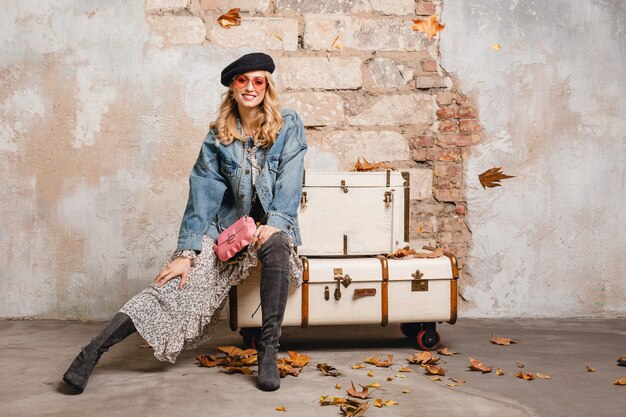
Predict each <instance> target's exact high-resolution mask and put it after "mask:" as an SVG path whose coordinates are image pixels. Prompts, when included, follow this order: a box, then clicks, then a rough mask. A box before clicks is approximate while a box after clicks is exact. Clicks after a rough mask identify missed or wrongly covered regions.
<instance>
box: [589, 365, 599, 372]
mask: <svg viewBox="0 0 626 417" xmlns="http://www.w3.org/2000/svg"><path fill="white" fill-rule="evenodd" d="M596 370H597V369H596V368H592V367H591V366H589V365H587V372H595V371H596Z"/></svg>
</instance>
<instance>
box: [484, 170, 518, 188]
mask: <svg viewBox="0 0 626 417" xmlns="http://www.w3.org/2000/svg"><path fill="white" fill-rule="evenodd" d="M501 169H502V167H495V168H489V169H488V170H487V171H485V172H483V173H482V174H480V175H479V176H478V180H479V181H480V185H482V186H483V188H487V187H489V188H493V187H499V186H500V185H502V184H500V181H501V180H505V179H507V178H515V175H506V174H505V173H503V172H502V171H501Z"/></svg>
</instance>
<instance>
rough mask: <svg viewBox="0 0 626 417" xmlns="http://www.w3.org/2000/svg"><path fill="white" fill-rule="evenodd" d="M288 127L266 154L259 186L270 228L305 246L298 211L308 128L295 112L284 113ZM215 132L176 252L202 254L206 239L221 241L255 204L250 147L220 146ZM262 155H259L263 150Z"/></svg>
mask: <svg viewBox="0 0 626 417" xmlns="http://www.w3.org/2000/svg"><path fill="white" fill-rule="evenodd" d="M281 114H282V116H283V119H284V124H283V127H282V128H281V130H280V131H279V133H278V136H277V137H276V141H275V142H274V144H273V145H272V146H271V147H270V148H269V149H268V150H267V157H266V158H265V163H264V164H263V169H262V171H261V174H260V175H259V177H258V179H257V181H256V190H257V195H258V197H257V198H259V201H260V202H261V204H262V206H263V209H264V210H265V212H266V213H267V224H268V225H270V226H274V227H276V228H278V229H280V230H282V231H283V232H285V233H287V235H289V236H291V238H292V239H293V241H294V243H295V245H301V244H302V242H301V238H300V228H299V226H298V217H297V210H298V205H299V204H300V198H301V196H302V176H303V175H304V154H305V153H306V150H307V144H306V138H305V135H304V126H303V124H302V120H300V117H299V116H298V114H297V113H296V112H295V111H293V110H288V109H285V110H283V111H281ZM215 135H216V132H215V131H214V130H211V131H210V132H209V133H208V134H207V136H206V138H205V139H204V142H203V143H202V148H201V150H200V155H199V156H198V159H197V161H196V163H195V165H194V167H193V169H192V171H191V175H190V176H189V199H188V201H187V208H186V209H185V213H184V215H183V220H182V224H181V226H180V232H179V234H178V246H177V250H185V249H191V250H195V251H200V250H202V237H203V236H204V235H209V236H210V237H212V238H213V239H217V235H218V234H219V233H220V232H221V231H223V230H224V229H226V228H227V227H228V226H230V225H231V224H233V223H234V222H235V221H237V219H239V218H240V217H242V216H243V215H245V214H247V213H249V211H250V205H251V200H252V194H253V193H252V191H253V190H252V167H251V166H250V162H249V160H248V158H246V153H247V152H248V148H249V146H248V144H246V143H243V142H242V141H240V140H234V141H233V142H232V143H230V144H229V145H222V144H221V143H220V142H219V141H218V140H217V138H216V136H215ZM258 152H261V151H260V150H259V151H258Z"/></svg>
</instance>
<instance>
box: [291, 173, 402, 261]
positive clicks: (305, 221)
mask: <svg viewBox="0 0 626 417" xmlns="http://www.w3.org/2000/svg"><path fill="white" fill-rule="evenodd" d="M302 185H303V187H302V200H301V203H300V207H299V210H298V222H299V224H300V233H301V235H302V242H303V243H302V246H300V247H298V253H299V254H301V255H304V256H346V255H348V256H363V255H377V254H381V253H393V252H395V251H396V250H398V249H399V248H403V247H405V246H406V245H408V240H409V202H410V195H409V192H410V191H409V173H408V172H394V171H391V170H386V171H381V172H308V171H307V172H305V175H304V178H303V181H302Z"/></svg>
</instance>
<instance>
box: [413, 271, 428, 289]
mask: <svg viewBox="0 0 626 417" xmlns="http://www.w3.org/2000/svg"><path fill="white" fill-rule="evenodd" d="M411 276H412V277H413V281H411V291H428V280H425V279H424V280H423V279H422V277H423V276H424V274H423V273H422V272H420V270H419V269H416V270H415V272H414V273H412V274H411Z"/></svg>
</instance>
